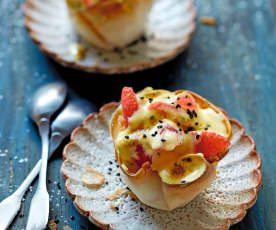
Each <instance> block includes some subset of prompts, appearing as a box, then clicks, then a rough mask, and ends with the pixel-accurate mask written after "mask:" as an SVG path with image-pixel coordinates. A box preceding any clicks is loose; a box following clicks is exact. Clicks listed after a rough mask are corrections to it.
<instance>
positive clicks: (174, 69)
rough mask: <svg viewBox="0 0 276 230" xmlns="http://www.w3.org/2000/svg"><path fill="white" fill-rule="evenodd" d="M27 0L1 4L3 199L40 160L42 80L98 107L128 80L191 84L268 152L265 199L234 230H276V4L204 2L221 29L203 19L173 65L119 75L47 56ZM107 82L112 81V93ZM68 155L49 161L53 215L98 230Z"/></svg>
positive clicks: (22, 219)
mask: <svg viewBox="0 0 276 230" xmlns="http://www.w3.org/2000/svg"><path fill="white" fill-rule="evenodd" d="M22 3H23V0H1V1H0V38H1V40H0V118H1V119H0V150H1V152H0V200H2V199H3V198H5V197H6V196H8V195H9V194H10V193H11V192H12V191H14V190H15V189H16V188H17V187H18V185H19V184H20V183H21V181H22V180H23V179H24V178H25V176H26V175H27V174H28V173H29V171H30V169H31V168H32V167H33V166H34V164H35V162H36V161H37V160H38V159H39V155H40V139H39V137H38V134H37V131H36V129H35V127H34V125H33V124H32V123H31V121H30V120H29V119H28V118H27V106H28V99H29V98H30V96H31V94H32V92H33V91H34V90H35V89H36V88H37V87H39V86H40V85H43V84H44V83H46V82H50V81H53V80H56V79H64V80H65V81H66V82H67V83H68V85H69V87H70V90H71V95H72V97H75V96H81V97H83V98H86V99H88V100H90V101H91V102H92V103H94V104H95V105H96V106H97V107H100V106H101V105H102V104H104V103H106V102H109V101H111V100H118V99H119V96H120V90H121V87H122V86H124V85H130V86H133V87H134V88H135V90H139V89H142V88H143V87H145V86H153V87H155V88H168V89H171V90H173V89H179V88H186V89H190V90H193V91H195V92H197V93H199V94H201V95H202V96H204V97H206V98H208V99H210V100H211V101H212V102H214V103H215V104H216V105H219V106H221V107H223V108H225V109H226V110H227V111H228V112H229V114H230V116H231V117H234V118H237V119H238V120H240V121H241V122H242V123H243V124H244V126H245V128H246V130H247V132H248V133H249V134H250V135H252V136H253V138H254V139H255V140H256V143H257V149H258V151H259V153H260V154H261V156H262V160H263V188H262V189H261V190H260V192H259V196H258V201H257V203H256V204H255V206H254V207H253V208H252V209H251V210H250V211H249V212H248V214H247V216H246V217H245V218H244V220H243V221H242V222H241V223H239V224H237V225H235V226H233V227H232V230H234V229H235V230H245V229H246V230H248V229H252V230H262V229H265V230H275V229H276V180H275V176H276V155H275V149H276V145H275V143H276V136H275V130H276V119H275V117H276V90H275V86H276V15H275V10H276V1H273V0H252V1H246V0H220V1H212V0H204V1H200V0H198V1H197V2H196V3H197V6H198V12H199V16H203V15H211V16H214V17H215V18H216V19H217V20H218V24H217V26H216V27H208V26H205V25H202V24H200V23H198V28H197V32H196V34H195V37H194V39H193V41H192V44H191V46H190V48H189V49H188V50H187V51H186V52H185V53H184V54H183V55H181V56H180V57H179V58H177V59H176V60H174V61H172V62H170V63H168V64H166V65H163V66H161V67H159V68H156V69H153V70H149V71H144V72H141V73H136V74H131V75H124V76H113V77H112V76H102V75H96V74H85V73H82V72H78V71H75V70H70V69H65V68H63V67H61V66H60V65H58V64H56V63H54V62H53V61H51V60H49V59H48V58H46V57H45V56H44V55H43V54H42V53H41V52H40V51H39V50H38V48H37V47H36V46H35V45H34V44H33V43H32V41H31V40H30V38H29V36H28V34H27V32H26V31H25V29H24V27H23V22H22V13H21V5H22ZM107 84H108V85H109V86H112V88H111V89H110V90H109V91H108V92H106V91H105V88H106V86H107ZM87 86H88V87H87ZM85 87H86V88H85ZM60 152H61V150H60V151H59V153H57V154H56V156H55V158H54V159H53V160H51V162H50V164H49V178H50V179H51V183H48V188H49V192H50V195H51V197H52V200H51V213H50V218H55V217H56V218H58V219H59V223H58V226H59V229H62V226H65V225H69V226H71V228H72V229H74V230H75V229H76V230H78V229H96V228H95V227H93V226H92V225H91V224H89V222H88V221H87V220H86V219H85V218H84V217H82V216H80V215H79V214H78V213H77V211H76V210H75V208H74V207H73V204H72V202H71V201H70V200H69V198H68V197H67V194H66V193H65V191H64V188H63V179H62V177H61V175H60V165H61V154H60ZM59 184H60V185H61V189H60V188H59ZM35 185H36V183H35V184H34V186H35ZM33 190H34V189H33ZM32 195H33V192H32V191H30V192H28V193H27V194H26V200H25V202H24V203H23V205H22V210H21V212H20V215H19V216H17V217H16V219H15V222H14V223H13V224H12V226H11V228H10V229H13V230H21V229H24V228H25V223H26V214H27V213H28V207H29V204H30V198H31V197H32ZM72 216H73V217H74V218H71V217H72ZM0 218H1V217H0ZM81 226H82V227H81Z"/></svg>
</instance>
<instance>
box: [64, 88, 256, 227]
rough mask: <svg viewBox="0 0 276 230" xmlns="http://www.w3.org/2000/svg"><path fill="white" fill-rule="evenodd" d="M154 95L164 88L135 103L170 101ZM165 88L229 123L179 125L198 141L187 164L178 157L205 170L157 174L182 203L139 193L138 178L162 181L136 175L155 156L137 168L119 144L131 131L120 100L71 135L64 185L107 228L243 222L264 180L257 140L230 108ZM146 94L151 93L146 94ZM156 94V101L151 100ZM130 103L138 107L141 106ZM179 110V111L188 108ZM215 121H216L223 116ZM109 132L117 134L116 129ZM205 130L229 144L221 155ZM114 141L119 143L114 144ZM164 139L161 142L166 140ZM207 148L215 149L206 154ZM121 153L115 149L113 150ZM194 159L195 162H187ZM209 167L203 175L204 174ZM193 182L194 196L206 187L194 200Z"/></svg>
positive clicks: (82, 208)
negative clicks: (128, 130)
mask: <svg viewBox="0 0 276 230" xmlns="http://www.w3.org/2000/svg"><path fill="white" fill-rule="evenodd" d="M126 91H127V92H128V93H124V94H125V95H129V94H130V95H131V93H129V92H130V91H131V90H130V89H129V88H127V90H126ZM149 92H157V91H156V90H152V89H150V88H148V89H146V90H144V91H142V92H139V93H138V94H136V100H137V101H139V100H145V102H144V103H145V104H146V103H149V101H151V103H150V104H148V106H151V107H154V108H156V107H155V106H153V105H154V103H157V102H162V103H165V101H163V99H162V100H161V99H160V98H159V96H156V95H155V96H156V97H154V95H150V97H149V98H147V99H145V98H146V97H148V96H149V94H148V93H149ZM158 92H160V93H161V94H160V95H162V94H163V93H164V95H165V94H166V95H167V94H170V97H172V96H173V94H175V95H180V99H177V97H179V96H177V97H176V98H174V99H176V100H182V97H181V96H183V95H184V98H185V96H187V95H188V97H190V98H192V99H194V101H193V102H195V104H193V102H191V101H189V102H187V101H185V102H184V104H181V103H179V101H178V103H179V104H180V105H181V107H183V108H184V107H185V103H186V105H187V104H188V103H189V105H190V103H191V104H192V105H191V106H194V105H197V109H198V111H197V113H198V114H197V116H198V117H200V114H201V112H200V111H199V108H200V109H203V111H204V109H207V110H209V112H206V111H205V112H203V114H204V113H207V115H208V114H209V115H208V116H205V115H206V114H205V115H204V118H205V119H207V118H208V119H209V118H210V117H212V119H214V116H213V115H215V114H217V115H215V116H218V118H220V119H219V120H220V122H222V123H220V124H221V126H220V125H217V126H215V125H214V124H216V123H214V122H208V123H211V126H208V130H205V128H207V127H205V128H203V130H202V129H200V128H194V129H195V130H192V129H191V128H189V127H190V126H189V127H186V126H185V127H184V126H183V127H181V128H178V127H177V128H178V129H182V130H181V131H183V130H184V131H183V132H184V134H185V130H187V131H188V132H187V136H185V137H186V139H189V135H190V140H191V142H189V143H192V144H191V145H190V146H191V149H190V150H191V151H187V155H185V156H186V158H185V156H184V157H183V156H180V159H181V160H182V159H184V161H183V162H184V163H181V162H182V161H180V162H178V161H177V164H180V166H181V167H184V166H185V167H186V168H188V169H189V167H190V166H187V164H188V163H191V162H190V160H192V162H193V161H194V163H195V165H197V166H200V167H195V166H194V167H191V168H190V169H191V170H192V171H195V172H196V173H195V174H193V175H192V176H191V174H190V175H189V173H186V174H185V173H184V174H183V173H182V174H180V176H176V177H174V176H172V175H171V174H170V170H167V174H162V173H160V172H162V171H164V170H160V171H156V172H154V176H156V177H157V178H158V179H159V182H160V181H161V182H160V183H159V184H158V186H159V185H160V184H161V183H165V184H166V186H172V187H173V189H176V197H179V199H178V200H176V199H175V197H170V196H168V193H166V194H165V193H164V192H162V193H160V192H159V193H158V194H159V195H160V194H162V196H161V200H162V202H160V203H158V202H157V203H156V202H153V200H154V199H148V198H149V197H150V196H149V195H147V194H146V193H145V192H144V193H140V191H139V186H137V185H136V184H134V183H132V180H143V179H144V178H146V177H144V175H147V176H148V179H149V178H150V180H151V181H152V182H153V183H155V182H156V181H157V180H156V178H154V179H152V178H151V173H148V171H147V173H148V174H146V173H145V174H144V175H142V176H141V175H140V174H141V173H140V174H139V173H138V174H139V178H135V176H137V175H138V174H137V172H139V170H140V171H141V169H142V170H144V167H143V165H145V163H146V162H150V161H147V160H145V159H147V158H146V157H145V156H144V158H142V159H144V160H143V161H142V162H143V163H144V164H140V165H141V168H139V167H137V165H133V167H131V164H130V163H131V161H126V160H125V156H124V152H123V151H122V149H124V145H121V146H120V145H118V143H120V142H116V140H120V138H118V137H119V136H120V135H122V136H123V134H121V132H125V130H126V126H125V122H126V119H125V117H124V116H123V112H122V108H123V106H122V105H120V104H119V103H109V104H107V105H105V106H104V107H102V108H101V110H100V112H99V113H98V114H96V113H94V114H91V115H90V116H89V117H88V118H87V119H86V120H85V121H84V123H83V126H82V127H79V128H77V129H75V131H74V132H73V133H72V136H71V142H70V143H69V144H68V145H66V147H65V149H64V153H63V155H64V162H63V164H62V169H61V171H62V174H63V175H64V177H65V178H66V186H65V187H66V190H67V192H68V194H69V195H70V197H71V198H72V199H73V201H74V204H75V206H76V207H77V209H78V210H79V211H80V213H81V214H83V215H85V216H88V218H89V220H90V221H91V222H93V223H94V224H96V225H97V226H99V227H100V228H102V229H117V230H125V229H126V230H127V229H131V230H136V229H137V230H138V229H149V230H157V229H158V230H163V229H164V230H165V229H179V230H180V229H183V226H185V229H189V230H195V229H200V230H203V229H228V228H229V227H230V226H231V225H232V224H235V223H237V222H239V221H241V220H242V219H243V217H244V216H245V214H246V210H247V209H248V208H250V207H251V206H252V205H253V204H254V203H255V201H256V199H257V192H258V189H259V188H260V185H261V172H260V167H261V159H260V156H259V154H258V153H257V152H256V146H255V143H254V141H253V139H252V138H251V137H250V136H248V135H246V134H245V132H244V129H243V127H242V125H241V124H240V123H239V122H238V121H236V120H232V119H229V118H228V117H227V115H226V114H225V112H224V111H223V110H221V109H220V108H218V107H216V106H214V105H212V104H211V103H210V102H208V101H206V100H205V99H203V98H201V97H200V96H198V95H197V94H195V93H193V92H190V91H176V92H173V93H171V92H168V91H165V90H160V91H159V90H158ZM142 97H144V98H143V99H141V98H142ZM122 98H123V97H122ZM150 98H151V99H153V100H149V99H150ZM170 99H173V98H170ZM124 100H125V99H123V100H122V104H124V103H125V102H123V101H124ZM160 100H161V101H160ZM140 103H142V102H140V101H139V108H140V107H141V108H142V107H143V106H142V104H140ZM132 104H133V103H132ZM175 106H176V105H175ZM131 107H132V108H135V106H131ZM163 108H164V107H163ZM175 108H176V107H175ZM166 109H167V108H166ZM177 109H178V110H180V109H182V108H177ZM185 110H186V108H185ZM211 110H213V111H214V113H213V112H211ZM130 111H131V110H130ZM137 111H139V109H138V110H136V112H137ZM155 111H157V110H155ZM137 113H138V112H137ZM159 113H160V110H159V111H158V112H156V114H157V116H160V114H162V116H164V113H163V112H161V113H160V114H159ZM124 114H128V119H127V122H128V125H129V126H128V127H133V126H132V125H133V120H132V119H131V117H132V116H130V114H131V112H129V111H128V112H125V113H124ZM133 114H134V115H133ZM133 114H132V115H133V116H135V112H133ZM210 114H211V115H210ZM167 117H170V119H171V116H169V115H167ZM136 118H137V117H136ZM117 119H118V120H120V122H121V123H119V125H118V123H117V122H116V124H114V122H115V121H117ZM143 119H144V118H143ZM208 119H207V120H208ZM212 119H211V120H212ZM138 120H139V119H138ZM162 120H163V123H162V124H163V125H164V124H166V122H167V121H165V118H163V119H162ZM187 120H188V119H187ZM215 120H216V121H217V118H216V119H215ZM158 121H159V120H158ZM200 121H201V122H203V121H204V119H203V120H201V119H200ZM209 121H210V119H209ZM195 122H196V121H195ZM168 123H169V122H168ZM203 123H204V122H203ZM112 124H113V125H114V126H113V125H112ZM148 124H149V127H155V126H154V125H152V124H151V122H149V123H148ZM121 125H122V127H121ZM144 125H146V124H144ZM170 125H172V126H173V125H174V124H173V123H170ZM209 125H210V124H209ZM110 127H111V129H110ZM203 127H204V126H203ZM222 127H224V128H222ZM115 128H116V129H115ZM118 128H119V129H118ZM140 128H141V126H140V125H139V129H138V130H141V129H140ZM184 128H187V129H184ZM159 129H160V128H159ZM110 130H111V133H112V135H111V134H110ZM112 130H113V131H112ZM118 130H119V131H118ZM171 130H172V129H171ZM152 131H153V130H152ZM195 132H196V133H200V135H201V138H202V139H200V138H198V139H197V138H196V136H197V135H198V134H195ZM205 132H210V133H216V135H220V137H221V138H220V139H216V141H217V143H223V144H219V146H220V147H221V146H224V147H223V148H221V149H223V151H222V150H221V149H219V150H220V151H219V154H218V153H217V150H218V148H217V147H215V148H213V149H212V148H210V147H209V144H210V145H213V143H212V141H211V142H210V141H209V140H208V141H207V142H208V143H209V144H208V145H206V143H205V142H204V141H203V142H201V141H200V142H197V141H199V140H204V138H206V136H205V135H206V134H204V133H205ZM153 134H155V132H153ZM184 134H183V136H184ZM157 135H160V134H159V133H158V134H156V136H155V138H157V137H158V136H157ZM162 135H164V137H166V138H167V140H170V136H171V140H173V139H174V140H178V141H179V140H180V141H181V138H175V137H174V134H172V135H170V133H167V134H166V132H165V133H164V131H163V132H162ZM128 136H129V137H128V138H125V136H123V137H124V139H125V140H128V141H130V140H131V139H132V138H134V136H133V133H130V134H128ZM204 136H205V137H204ZM207 136H208V135H207ZM114 137H116V138H114ZM177 137H178V136H177ZM193 138H195V139H193ZM215 138H217V137H215ZM113 139H114V140H115V141H114V142H113ZM206 140H207V139H206ZM213 140H214V139H213ZM222 140H223V141H222ZM157 142H158V141H156V143H155V145H156V146H158V143H157ZM173 142H174V141H173ZM114 143H115V148H114ZM116 143H117V144H116ZM162 143H163V142H162V141H161V145H162ZM176 143H181V142H176ZM225 143H226V144H225ZM139 144H141V143H139ZM159 144H160V143H159ZM172 146H173V145H171V144H169V143H167V145H166V146H162V147H163V148H166V151H171V150H170V149H171V148H173V147H172ZM188 146H189V144H188ZM206 146H207V149H208V150H209V152H208V151H206ZM189 148H190V147H189ZM159 149H160V148H159ZM210 149H211V150H212V151H211V150H210ZM115 150H116V154H115V153H114V151H115ZM118 150H119V153H118ZM147 150H148V149H147ZM193 150H195V151H193ZM199 150H200V151H199ZM183 152H184V151H183ZM188 152H189V153H188ZM193 152H196V153H193ZM198 152H201V154H198ZM130 153H131V154H130V155H131V156H132V157H133V155H132V154H133V152H131V151H130ZM214 153H216V154H214ZM193 154H195V155H196V156H195V155H193ZM189 157H190V158H191V159H190V160H187V159H188V158H189ZM171 159H172V161H174V159H175V158H174V157H170V158H168V159H166V160H168V162H169V161H170V160H171ZM152 162H153V160H152ZM152 162H151V163H152ZM160 162H161V161H159V163H160ZM162 164H163V163H162V162H161V163H160V164H159V166H162ZM123 165H124V166H123ZM166 165H169V166H170V165H171V164H170V163H168V164H166ZM202 165H203V166H202ZM204 165H205V166H206V167H205V166H204ZM138 166H139V165H138ZM146 166H147V165H146ZM173 166H174V164H173ZM147 167H148V166H147ZM151 167H152V164H151ZM160 168H162V167H160ZM168 169H170V167H168ZM209 169H210V171H211V172H214V174H215V176H213V173H211V176H208V175H209V174H208V172H209V171H208V170H209ZM136 170H137V171H136ZM147 170H148V168H147ZM152 171H153V170H152ZM165 171H166V170H165ZM172 171H173V170H172ZM176 171H177V170H176ZM180 171H181V170H180ZM187 171H189V170H187ZM177 172H178V171H177ZM202 172H204V173H203V174H202ZM178 174H179V173H177V175H178ZM206 175H207V176H206ZM204 176H205V178H207V181H208V182H207V183H201V180H202V179H203V177H204ZM133 178H134V179H133ZM179 178H180V179H179ZM183 178H185V183H184V186H183V185H182V181H183ZM155 180H156V181H155ZM193 184H196V185H197V187H196V189H191V191H192V193H194V194H196V193H197V192H195V190H197V189H199V190H200V191H201V192H200V193H199V194H196V195H195V196H192V197H189V194H188V193H186V190H187V189H188V188H189V187H190V188H195V187H193V186H194V185H193ZM141 186H142V187H143V188H144V189H146V188H149V187H150V188H151V189H152V188H155V187H154V185H152V184H150V183H148V184H146V183H144V184H141ZM181 186H183V187H181ZM178 187H181V189H183V188H186V190H185V189H184V190H181V192H183V193H184V194H185V195H186V196H188V198H185V197H183V196H181V195H180V194H179V193H178V192H179V188H178ZM156 191H157V190H153V194H157V192H156ZM163 191H164V190H163ZM171 191H172V190H171ZM164 194H165V195H164ZM168 198H170V199H172V203H173V205H172V206H170V204H167V203H166V202H163V201H164V200H166V199H168ZM145 203H146V204H145ZM164 204H165V205H164Z"/></svg>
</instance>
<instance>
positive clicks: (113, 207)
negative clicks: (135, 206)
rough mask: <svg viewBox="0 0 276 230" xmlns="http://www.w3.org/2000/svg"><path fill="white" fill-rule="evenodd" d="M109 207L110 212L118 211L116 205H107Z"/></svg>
mask: <svg viewBox="0 0 276 230" xmlns="http://www.w3.org/2000/svg"><path fill="white" fill-rule="evenodd" d="M109 207H110V208H111V209H112V210H114V211H118V210H119V208H118V206H117V205H114V204H109Z"/></svg>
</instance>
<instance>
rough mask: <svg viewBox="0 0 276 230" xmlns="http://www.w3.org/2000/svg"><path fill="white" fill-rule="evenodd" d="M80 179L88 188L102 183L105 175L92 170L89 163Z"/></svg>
mask: <svg viewBox="0 0 276 230" xmlns="http://www.w3.org/2000/svg"><path fill="white" fill-rule="evenodd" d="M81 181H82V183H83V185H85V186H86V187H88V188H99V187H101V186H102V185H103V184H104V181H105V177H104V175H103V174H102V173H101V172H98V171H95V170H93V169H92V168H91V166H90V165H89V166H88V167H87V168H86V170H85V172H84V173H83V175H82V178H81Z"/></svg>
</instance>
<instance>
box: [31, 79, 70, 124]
mask: <svg viewBox="0 0 276 230" xmlns="http://www.w3.org/2000/svg"><path fill="white" fill-rule="evenodd" d="M66 95H67V87H66V85H65V84H64V83H62V82H55V83H50V84H48V85H46V86H43V87H41V88H40V89H38V90H37V91H36V92H35V94H34V95H33V97H32V99H31V101H30V104H29V114H30V117H31V118H32V119H33V120H34V121H35V123H36V124H38V123H39V121H40V120H41V118H43V117H44V118H48V119H50V117H51V116H52V115H53V114H54V113H55V112H56V111H57V110H58V109H59V108H60V107H61V106H62V104H63V103H64V101H65V99H66Z"/></svg>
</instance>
